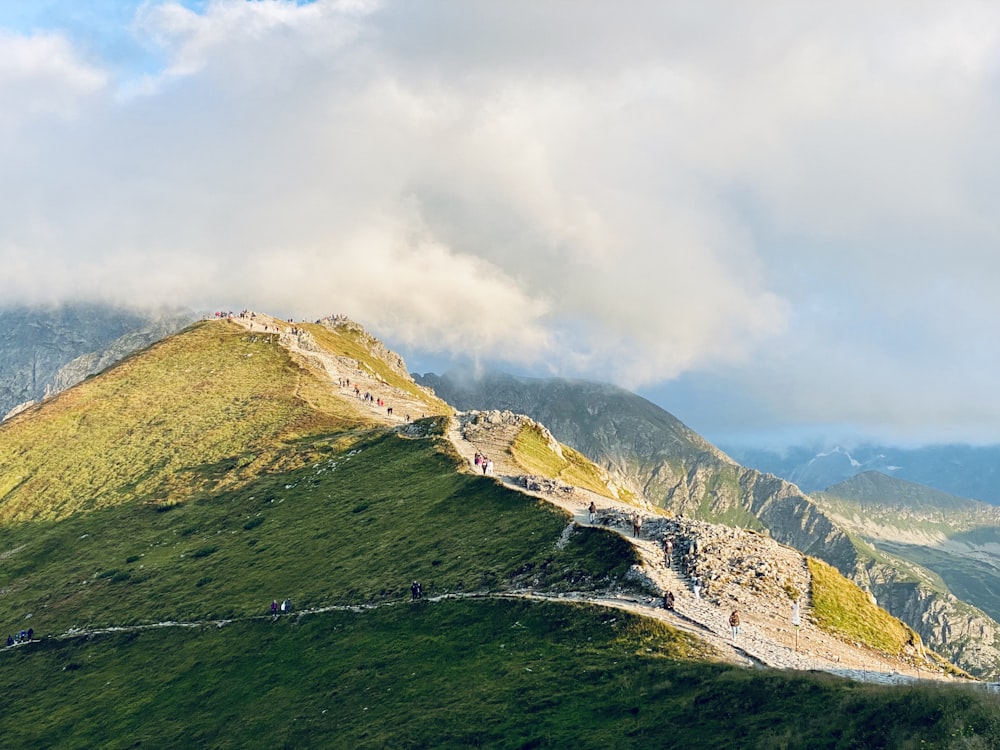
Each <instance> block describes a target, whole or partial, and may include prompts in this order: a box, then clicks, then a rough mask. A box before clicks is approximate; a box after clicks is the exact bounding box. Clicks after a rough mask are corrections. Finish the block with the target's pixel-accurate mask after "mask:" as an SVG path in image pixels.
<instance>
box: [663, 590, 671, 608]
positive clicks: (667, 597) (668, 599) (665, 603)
mask: <svg viewBox="0 0 1000 750" xmlns="http://www.w3.org/2000/svg"><path fill="white" fill-rule="evenodd" d="M663 608H664V609H669V610H671V611H673V609H674V592H673V591H668V592H667V593H665V594H664V595H663Z"/></svg>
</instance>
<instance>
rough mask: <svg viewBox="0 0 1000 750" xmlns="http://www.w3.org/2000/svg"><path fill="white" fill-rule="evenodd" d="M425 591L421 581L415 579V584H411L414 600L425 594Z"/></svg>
mask: <svg viewBox="0 0 1000 750" xmlns="http://www.w3.org/2000/svg"><path fill="white" fill-rule="evenodd" d="M423 593H424V588H423V586H421V585H420V583H419V582H417V581H414V582H413V584H412V585H411V586H410V598H411V599H412V600H413V601H416V600H417V599H419V598H420V597H421V595H423Z"/></svg>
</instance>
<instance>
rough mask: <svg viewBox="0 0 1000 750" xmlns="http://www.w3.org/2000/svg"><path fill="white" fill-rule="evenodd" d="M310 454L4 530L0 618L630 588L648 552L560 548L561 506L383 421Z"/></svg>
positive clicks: (145, 614)
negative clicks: (202, 484) (415, 589)
mask: <svg viewBox="0 0 1000 750" xmlns="http://www.w3.org/2000/svg"><path fill="white" fill-rule="evenodd" d="M303 450H306V449H303ZM306 452H307V453H308V454H309V456H310V457H311V458H312V463H311V464H310V465H308V466H304V467H302V468H300V469H296V470H293V471H289V472H286V473H284V474H280V475H265V476H263V477H260V478H258V479H257V480H255V481H253V482H251V483H249V484H248V485H247V486H245V487H242V488H240V489H238V490H232V491H228V492H224V493H220V494H217V495H204V496H200V497H199V498H197V499H194V500H192V501H190V502H187V503H183V504H178V505H174V506H162V505H155V504H138V503H131V504H125V505H119V506H112V507H108V508H104V509H101V510H98V511H94V512H91V513H86V514H76V515H73V516H71V517H69V518H67V519H65V520H62V521H49V522H40V521H35V522H31V523H23V524H14V525H8V526H6V527H0V556H3V557H4V559H3V565H2V566H0V603H2V605H3V607H2V610H0V612H2V615H0V627H2V628H6V629H7V630H8V631H13V630H20V629H21V628H22V627H26V625H25V624H24V623H26V622H27V623H28V624H32V625H33V627H34V628H35V630H36V631H38V632H40V633H53V632H62V631H63V630H65V629H66V628H69V627H74V626H75V627H84V626H89V625H95V626H96V625H121V624H129V623H147V622H155V621H159V620H201V619H210V618H229V617H234V616H246V615H249V614H253V613H257V612H262V611H264V609H265V608H266V606H267V605H268V604H269V602H270V601H271V599H272V598H275V597H278V598H282V597H284V596H290V597H291V598H292V599H293V601H295V602H296V604H298V605H300V606H303V607H306V606H309V607H314V606H320V605H324V604H331V603H337V604H344V603H362V602H378V601H387V600H398V599H403V598H406V597H408V596H409V584H410V582H411V581H412V580H413V579H414V578H418V579H420V580H421V581H422V583H423V584H424V587H425V590H426V591H427V593H428V594H433V593H441V592H458V591H465V592H467V591H475V590H487V589H488V590H505V589H510V588H512V587H523V586H537V587H538V588H541V589H548V590H552V591H565V590H589V589H606V588H607V587H608V586H618V585H620V586H625V583H624V576H625V573H626V571H627V570H628V567H629V565H631V564H632V563H633V562H635V561H636V559H637V558H636V557H635V553H634V551H633V550H632V548H631V546H630V545H629V544H628V542H627V541H625V540H623V539H621V538H620V537H618V536H617V535H615V534H611V533H608V532H606V531H603V530H599V529H590V528H581V529H578V530H577V531H576V532H575V533H574V534H573V535H572V536H571V538H570V542H571V543H570V544H567V545H566V546H565V547H563V548H561V549H557V547H556V541H557V540H558V539H559V536H560V534H561V533H562V531H563V529H564V528H565V527H566V524H567V522H568V518H567V516H566V515H565V514H564V513H563V512H562V511H558V510H555V509H554V508H552V507H551V506H549V505H547V504H545V503H544V502H542V501H539V500H537V499H535V498H531V497H528V496H526V495H523V494H521V493H518V492H515V491H512V490H509V489H507V488H505V487H503V486H502V485H500V484H499V483H497V482H495V481H493V480H491V479H488V478H485V477H481V476H477V475H471V474H464V473H462V474H460V473H458V472H457V471H456V467H457V465H458V462H459V459H458V457H457V456H456V455H455V454H454V453H453V452H452V449H451V446H450V445H449V444H447V443H446V442H445V441H444V440H443V439H442V438H435V437H431V438H425V439H416V440H415V439H404V438H400V437H397V436H396V435H394V434H392V433H381V432H379V433H373V434H372V435H370V436H369V437H368V438H367V439H364V440H359V441H358V442H355V443H354V448H352V450H351V451H340V452H335V451H334V449H333V448H331V452H329V453H327V454H325V455H323V454H321V453H320V452H319V450H318V448H317V445H316V444H311V445H310V446H309V447H308V450H306ZM199 584H200V585H199ZM28 615H31V617H30V620H25V618H26V617H27V616H28ZM0 632H2V631H0Z"/></svg>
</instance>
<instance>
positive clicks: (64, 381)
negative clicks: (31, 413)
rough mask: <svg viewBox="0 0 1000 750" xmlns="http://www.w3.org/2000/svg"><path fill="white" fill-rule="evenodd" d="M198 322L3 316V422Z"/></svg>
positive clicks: (70, 312)
mask: <svg viewBox="0 0 1000 750" xmlns="http://www.w3.org/2000/svg"><path fill="white" fill-rule="evenodd" d="M195 317H196V316H195V315H194V313H191V312H177V311H171V312H163V311H161V312H155V313H148V312H137V311H133V310H126V309H122V308H115V307H109V306H105V305H96V304H77V305H63V306H61V307H53V308H28V307H18V308H8V309H5V310H0V330H3V331H4V336H3V337H2V338H0V416H3V415H7V414H9V413H10V412H11V411H16V410H17V409H18V408H19V407H20V406H21V405H23V404H25V403H26V402H32V401H39V400H41V399H43V398H45V397H46V396H48V395H51V394H53V393H56V392H58V391H60V390H63V389H65V388H68V387H69V386H71V385H73V384H75V383H78V382H79V381H80V380H83V378H85V377H87V376H88V375H91V374H93V373H95V372H99V371H100V370H102V369H104V368H105V367H107V366H108V365H110V364H111V363H113V362H115V361H117V360H118V359H121V358H122V357H124V356H126V355H127V354H130V353H131V352H133V351H136V350H137V349H139V348H142V347H144V346H148V345H149V344H151V343H153V342H154V341H156V340H158V339H160V338H162V337H163V336H166V335H167V334H170V333H173V332H175V331H178V330H180V329H181V328H183V327H184V326H186V325H188V324H189V323H191V322H192V321H193V320H194V319H195Z"/></svg>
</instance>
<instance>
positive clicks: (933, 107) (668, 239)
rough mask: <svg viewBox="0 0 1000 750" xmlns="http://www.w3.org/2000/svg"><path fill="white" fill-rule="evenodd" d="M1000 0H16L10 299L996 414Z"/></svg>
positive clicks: (6, 86)
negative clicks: (250, 320)
mask: <svg viewBox="0 0 1000 750" xmlns="http://www.w3.org/2000/svg"><path fill="white" fill-rule="evenodd" d="M998 167H1000V5H998V4H997V3H993V2H970V1H968V0H955V1H954V2H949V3H941V2H923V1H922V0H899V1H897V0H884V1H883V2H879V3H875V4H872V3H867V2H866V3H862V2H859V1H855V0H845V1H844V2H839V3H828V2H813V1H811V0H795V1H794V2H793V1H791V0H788V1H784V0H775V1H774V2H768V3H745V2H738V1H737V0H731V1H729V2H717V1H715V0H701V1H699V2H697V3H691V2H672V1H671V0H655V1H650V2H642V1H641V0H633V1H631V2H628V3H607V2H590V1H588V0H547V2H542V3H538V2H529V1H528V0H505V1H503V2H501V1H500V0H497V1H496V2H488V1H486V0H484V1H483V2H476V3H470V2H465V1H463V0H452V1H451V2H443V1H437V0H426V1H423V2H419V3H417V2H409V1H408V0H399V1H397V2H376V1H370V0H336V1H334V0H315V1H314V2H293V1H291V0H199V1H197V2H194V1H192V2H164V1H161V0H147V1H146V2H137V1H136V2H133V1H130V0H89V1H88V2H86V3H81V2H79V0H3V1H2V2H0V269H2V271H0V304H7V305H11V304H48V303H53V302H59V301H78V300H100V301H109V302H115V303H120V304H133V305H148V304H166V305H186V306H190V307H193V308H195V309H198V310H215V309H234V310H236V309H243V308H252V309H257V310H261V311H265V312H271V313H273V314H278V315H281V316H282V317H294V318H296V319H310V320H311V319H316V318H318V317H321V316H324V315H328V314H334V313H342V314H346V315H348V316H349V317H351V318H353V319H355V320H357V321H359V322H361V323H363V324H364V325H365V326H366V327H367V328H368V329H369V330H370V331H371V332H372V333H374V334H375V335H377V336H379V337H380V338H382V339H383V340H385V341H386V342H387V343H388V344H389V345H391V346H393V347H394V348H395V349H397V350H398V351H400V352H401V353H402V354H403V355H404V357H405V358H406V360H407V364H408V365H409V367H410V369H411V370H413V371H417V372H426V371H429V370H433V371H436V372H442V371H444V370H447V369H449V368H452V367H460V366H465V365H469V364H470V363H471V364H472V365H473V366H476V367H487V366H489V367H500V368H502V369H505V370H507V371H510V372H515V373H520V374H530V375H543V376H548V375H554V376H565V377H573V378H586V379H590V380H602V381H609V382H614V383H616V384H618V385H621V386H624V387H626V388H629V389H632V390H635V391H637V392H639V393H641V394H642V395H644V396H646V397H647V398H649V399H650V400H652V401H654V402H656V403H658V404H659V405H661V406H662V407H663V408H665V409H667V410H668V411H670V412H671V413H673V414H675V415H676V416H678V417H679V418H681V419H682V420H684V421H685V422H686V423H687V424H688V425H689V426H691V427H692V428H693V429H695V430H697V431H698V432H700V433H701V434H703V435H705V436H706V437H708V438H709V439H711V440H713V441H714V442H717V443H727V442H728V443H740V442H760V443H763V442H768V441H771V442H774V443H775V444H777V443H779V442H782V441H784V442H790V441H798V440H802V439H804V438H805V437H806V436H813V437H834V438H837V439H847V438H849V437H854V438H856V439H862V438H872V439H879V440H882V441H884V442H892V443H897V444H911V445H916V444H923V443H929V442H952V441H955V442H973V443H984V442H1000V387H998V384H997V379H996V375H997V373H998V372H1000V293H998V292H1000V210H998V209H1000V205H998V203H1000V184H998V183H1000V168H998Z"/></svg>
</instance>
